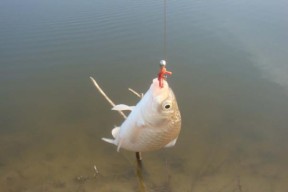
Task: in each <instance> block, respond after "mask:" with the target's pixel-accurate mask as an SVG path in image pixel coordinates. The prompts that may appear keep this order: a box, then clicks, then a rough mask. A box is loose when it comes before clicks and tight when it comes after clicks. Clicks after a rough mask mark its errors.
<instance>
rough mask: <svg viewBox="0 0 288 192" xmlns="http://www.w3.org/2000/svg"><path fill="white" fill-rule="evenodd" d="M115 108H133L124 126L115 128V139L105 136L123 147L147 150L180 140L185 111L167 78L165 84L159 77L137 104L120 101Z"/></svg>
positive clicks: (105, 139)
mask: <svg viewBox="0 0 288 192" xmlns="http://www.w3.org/2000/svg"><path fill="white" fill-rule="evenodd" d="M112 110H118V111H124V110H130V111H131V112H130V114H129V116H128V117H127V119H126V120H125V121H124V122H123V123H122V125H121V126H120V127H115V128H114V129H113V130H112V136H113V137H114V139H108V138H102V140H104V141H106V142H108V143H111V144H114V145H116V146H117V151H119V150H120V148H123V149H126V150H129V151H135V152H145V151H153V150H158V149H161V148H164V147H173V146H174V145H175V144H176V141H177V138H178V135H179V133H180V129H181V115H180V111H179V109H178V105H177V101H176V97H175V95H174V93H173V91H172V89H171V88H170V87H169V85H168V83H167V81H166V80H163V87H162V88H161V87H159V81H158V79H157V78H155V79H154V80H153V82H152V84H151V86H150V88H149V90H148V91H147V92H146V93H145V95H144V96H143V98H142V99H141V100H140V101H139V102H138V103H137V105H136V106H127V105H124V104H119V105H116V106H114V107H113V108H112Z"/></svg>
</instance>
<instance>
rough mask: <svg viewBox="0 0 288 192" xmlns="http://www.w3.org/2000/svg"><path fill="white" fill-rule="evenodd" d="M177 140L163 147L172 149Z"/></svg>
mask: <svg viewBox="0 0 288 192" xmlns="http://www.w3.org/2000/svg"><path fill="white" fill-rule="evenodd" d="M177 139H178V138H176V139H174V140H172V141H170V142H169V143H168V144H167V145H165V147H173V146H174V145H175V144H176V141H177Z"/></svg>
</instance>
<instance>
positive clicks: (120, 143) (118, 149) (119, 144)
mask: <svg viewBox="0 0 288 192" xmlns="http://www.w3.org/2000/svg"><path fill="white" fill-rule="evenodd" d="M122 141H123V139H121V140H120V142H119V143H118V146H117V152H119V151H120V148H121V145H122Z"/></svg>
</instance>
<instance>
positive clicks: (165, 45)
mask: <svg viewBox="0 0 288 192" xmlns="http://www.w3.org/2000/svg"><path fill="white" fill-rule="evenodd" d="M163 25H164V26H163V57H164V60H167V48H166V47H167V43H166V41H167V2H166V0H163Z"/></svg>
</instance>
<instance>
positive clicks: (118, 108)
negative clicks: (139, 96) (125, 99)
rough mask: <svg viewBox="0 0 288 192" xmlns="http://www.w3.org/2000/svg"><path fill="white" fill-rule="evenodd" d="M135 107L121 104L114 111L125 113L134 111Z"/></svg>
mask: <svg viewBox="0 0 288 192" xmlns="http://www.w3.org/2000/svg"><path fill="white" fill-rule="evenodd" d="M134 107H135V106H128V105H125V104H119V105H115V106H114V107H113V108H112V110H116V111H125V110H130V111H132V110H133V108H134Z"/></svg>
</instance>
